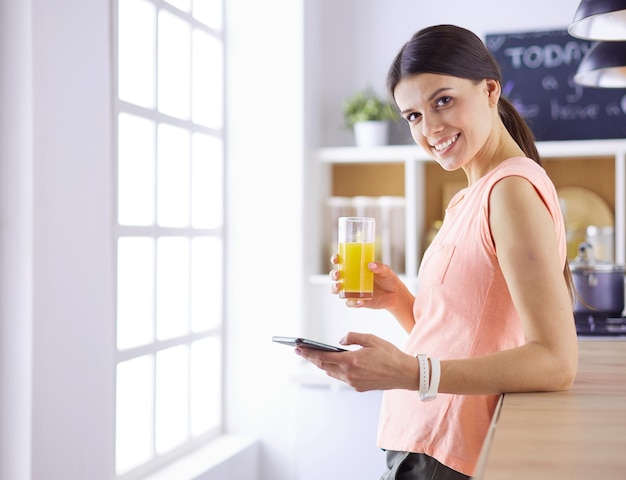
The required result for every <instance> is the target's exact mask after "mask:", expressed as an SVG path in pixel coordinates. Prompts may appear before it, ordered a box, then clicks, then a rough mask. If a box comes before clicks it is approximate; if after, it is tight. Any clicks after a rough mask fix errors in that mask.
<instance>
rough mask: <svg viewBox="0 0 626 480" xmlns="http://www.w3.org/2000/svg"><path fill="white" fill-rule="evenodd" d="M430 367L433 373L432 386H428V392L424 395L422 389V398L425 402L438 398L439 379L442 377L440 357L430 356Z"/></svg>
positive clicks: (431, 377)
mask: <svg viewBox="0 0 626 480" xmlns="http://www.w3.org/2000/svg"><path fill="white" fill-rule="evenodd" d="M426 361H428V360H426ZM430 368H431V372H432V373H431V376H430V386H429V387H428V392H426V393H425V394H424V395H422V393H421V391H420V400H421V401H423V402H428V401H430V400H434V399H435V398H437V392H438V390H439V380H440V378H441V362H439V359H438V358H433V357H430Z"/></svg>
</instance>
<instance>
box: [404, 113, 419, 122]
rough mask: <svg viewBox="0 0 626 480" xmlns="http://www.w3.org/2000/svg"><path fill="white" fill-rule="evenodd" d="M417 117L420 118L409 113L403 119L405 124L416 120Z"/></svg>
mask: <svg viewBox="0 0 626 480" xmlns="http://www.w3.org/2000/svg"><path fill="white" fill-rule="evenodd" d="M419 116H420V115H419V113H416V112H412V113H409V114H408V115H407V116H406V117H405V118H406V121H407V122H409V123H412V122H414V121H415V120H417V119H418V118H419Z"/></svg>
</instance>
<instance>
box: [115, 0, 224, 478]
mask: <svg viewBox="0 0 626 480" xmlns="http://www.w3.org/2000/svg"><path fill="white" fill-rule="evenodd" d="M222 1H223V0H166V1H163V0H116V2H115V9H116V15H114V18H115V20H116V32H117V35H116V36H115V37H116V41H117V45H116V48H115V49H114V51H115V52H116V60H117V61H116V62H115V65H116V66H117V75H116V78H115V79H114V80H115V81H114V84H115V85H116V88H117V98H118V100H117V103H116V113H117V115H116V118H117V128H116V131H117V229H116V231H117V328H116V332H117V362H116V375H117V377H116V378H117V380H116V471H117V475H118V478H124V479H132V478H138V477H139V476H140V475H142V474H144V473H146V472H147V471H149V470H152V469H154V468H156V467H157V466H159V465H162V464H163V463H165V462H167V461H170V460H172V459H175V458H176V457H177V456H179V455H181V454H183V453H185V452H188V451H189V450H191V449H192V448H193V447H195V446H197V445H199V444H200V443H203V442H205V441H207V440H208V439H210V438H212V437H214V436H216V435H218V434H220V433H221V431H222V382H223V379H222V377H223V375H222V371H223V368H222V364H223V362H222V358H223V357H222V312H223V308H222V304H223V294H222V285H223V258H222V257H223V239H224V230H223V219H224V204H223V199H224V189H223V185H224V149H223V141H224V135H223V117H224V113H223V85H224V82H223V75H224V62H223V32H222V25H223V23H222V16H223V14H222V10H223V6H222Z"/></svg>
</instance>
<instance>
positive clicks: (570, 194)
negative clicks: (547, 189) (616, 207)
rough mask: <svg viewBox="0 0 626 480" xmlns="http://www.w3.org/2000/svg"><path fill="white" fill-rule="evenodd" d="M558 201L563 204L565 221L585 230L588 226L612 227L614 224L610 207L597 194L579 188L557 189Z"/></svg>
mask: <svg viewBox="0 0 626 480" xmlns="http://www.w3.org/2000/svg"><path fill="white" fill-rule="evenodd" d="M557 194H558V196H559V199H560V200H562V201H563V202H564V203H565V206H566V211H565V212H564V216H565V221H566V222H567V224H568V225H576V226H578V228H581V229H586V228H587V226H588V225H597V226H598V227H612V226H613V223H614V217H613V212H612V211H611V207H609V205H608V204H607V203H606V202H605V201H604V200H603V199H602V197H600V196H599V195H598V194H597V193H594V192H592V191H591V190H587V189H586V188H581V187H562V188H559V189H557Z"/></svg>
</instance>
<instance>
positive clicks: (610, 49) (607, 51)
mask: <svg viewBox="0 0 626 480" xmlns="http://www.w3.org/2000/svg"><path fill="white" fill-rule="evenodd" d="M574 81H575V82H576V83H578V84H580V85H584V86H586V87H601V88H626V41H623V42H597V43H595V44H594V45H593V46H592V47H591V48H590V49H589V50H588V51H587V53H585V55H584V57H583V58H582V60H581V61H580V64H579V65H578V70H577V71H576V74H575V75H574Z"/></svg>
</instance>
